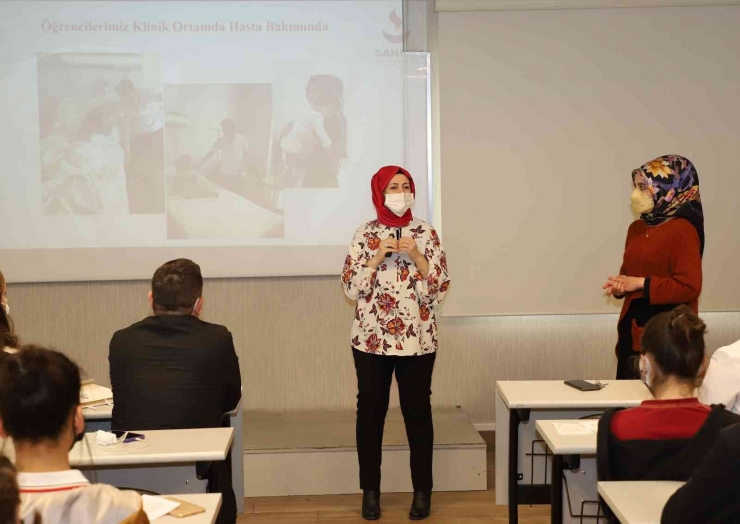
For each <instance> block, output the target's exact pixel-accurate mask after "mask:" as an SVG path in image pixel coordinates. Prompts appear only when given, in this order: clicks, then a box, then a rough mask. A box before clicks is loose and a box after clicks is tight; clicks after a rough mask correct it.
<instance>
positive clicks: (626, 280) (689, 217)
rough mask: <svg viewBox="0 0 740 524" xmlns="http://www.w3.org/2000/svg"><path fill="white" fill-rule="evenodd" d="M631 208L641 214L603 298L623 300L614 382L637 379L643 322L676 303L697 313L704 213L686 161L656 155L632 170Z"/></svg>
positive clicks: (696, 180) (695, 176)
mask: <svg viewBox="0 0 740 524" xmlns="http://www.w3.org/2000/svg"><path fill="white" fill-rule="evenodd" d="M632 184H633V185H634V191H633V192H632V196H631V201H632V209H633V210H634V211H635V212H636V213H637V214H639V215H640V219H639V220H637V221H635V222H633V223H632V225H631V226H630V227H629V230H628V231H627V242H626V246H625V250H624V261H623V263H622V268H621V269H620V270H619V276H614V277H609V278H608V280H607V282H606V283H605V284H604V286H603V288H604V289H605V290H606V294H607V295H610V296H614V297H615V298H618V299H624V304H623V306H622V313H621V315H620V317H619V323H618V324H617V331H618V335H619V338H618V341H617V349H616V353H617V360H618V364H617V379H636V378H639V376H640V375H639V372H638V370H637V367H636V366H635V363H634V362H635V360H634V358H633V357H634V356H635V355H638V353H637V352H639V350H640V339H641V336H642V332H643V329H644V327H645V324H646V323H647V321H648V320H650V319H651V318H652V317H654V316H655V315H657V314H658V313H661V312H663V311H669V310H671V309H673V308H674V307H676V306H677V305H679V304H688V305H689V306H690V307H691V308H692V309H693V310H694V312H697V311H698V305H699V304H698V300H699V295H700V293H701V285H702V270H701V258H702V255H703V254H704V212H703V210H702V205H701V197H700V195H699V176H698V174H697V172H696V168H695V167H694V165H693V164H692V163H691V161H689V160H688V159H687V158H684V157H682V156H677V155H669V156H662V157H658V158H656V159H655V160H653V161H651V162H648V163H647V164H645V165H643V166H642V167H640V168H638V169H635V170H634V171H633V172H632Z"/></svg>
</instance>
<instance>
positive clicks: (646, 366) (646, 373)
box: [640, 355, 653, 389]
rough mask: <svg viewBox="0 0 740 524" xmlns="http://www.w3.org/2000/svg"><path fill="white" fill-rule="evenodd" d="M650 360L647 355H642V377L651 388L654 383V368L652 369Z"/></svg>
mask: <svg viewBox="0 0 740 524" xmlns="http://www.w3.org/2000/svg"><path fill="white" fill-rule="evenodd" d="M651 368H652V366H651V365H650V361H649V360H648V358H647V357H646V356H645V355H642V356H640V379H641V380H642V381H643V382H644V383H645V385H646V386H647V387H648V389H650V386H652V383H653V377H652V374H653V370H652V369H651Z"/></svg>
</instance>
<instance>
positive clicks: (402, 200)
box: [385, 193, 414, 217]
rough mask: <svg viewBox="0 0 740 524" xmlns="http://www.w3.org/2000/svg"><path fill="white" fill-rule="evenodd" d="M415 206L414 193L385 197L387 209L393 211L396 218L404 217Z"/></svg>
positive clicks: (394, 194) (393, 194)
mask: <svg viewBox="0 0 740 524" xmlns="http://www.w3.org/2000/svg"><path fill="white" fill-rule="evenodd" d="M413 205H414V194H413V193H392V194H390V195H385V207H387V208H388V209H390V210H391V211H393V213H394V214H395V215H396V216H399V217H402V216H403V215H404V213H406V211H408V210H409V209H411V206H413Z"/></svg>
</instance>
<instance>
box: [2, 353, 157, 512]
mask: <svg viewBox="0 0 740 524" xmlns="http://www.w3.org/2000/svg"><path fill="white" fill-rule="evenodd" d="M84 432H85V422H84V420H83V418H82V409H81V407H80V371H79V369H78V368H77V365H76V364H75V363H74V362H72V361H71V360H70V359H69V358H67V357H66V356H65V355H63V354H62V353H59V352H58V351H53V350H49V349H45V348H42V347H38V346H23V347H21V348H20V349H19V351H18V352H16V353H7V352H4V351H2V352H0V437H2V438H12V439H13V446H14V448H15V461H16V467H17V469H18V486H19V492H20V498H21V511H20V515H21V519H22V521H23V522H24V523H25V524H30V523H32V522H35V518H36V517H35V516H36V514H37V513H38V514H39V515H40V516H41V518H42V520H43V522H44V523H45V524H54V523H67V522H74V523H75V524H86V523H91V524H92V523H96V524H98V523H100V524H118V523H126V524H147V523H148V522H149V520H148V519H147V517H146V514H145V513H144V511H143V509H142V502H141V497H140V496H139V495H138V494H137V493H135V492H132V491H128V492H124V491H119V490H117V489H116V488H114V487H112V486H107V485H104V484H96V485H90V483H89V481H88V480H87V479H86V478H85V477H84V476H83V475H82V473H81V472H79V471H77V470H73V469H71V467H70V465H69V450H70V449H72V446H73V445H74V443H75V442H76V441H78V440H81V439H82V437H84V434H85V433H84Z"/></svg>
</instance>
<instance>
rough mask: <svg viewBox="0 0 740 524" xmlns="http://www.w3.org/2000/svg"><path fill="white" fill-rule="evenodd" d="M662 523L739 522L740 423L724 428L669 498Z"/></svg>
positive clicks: (730, 523) (719, 523)
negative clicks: (681, 485) (686, 480)
mask: <svg viewBox="0 0 740 524" xmlns="http://www.w3.org/2000/svg"><path fill="white" fill-rule="evenodd" d="M661 522H662V523H663V524H696V523H697V522H701V523H702V524H736V523H738V522H740V424H735V425H734V426H732V427H729V428H727V429H724V430H722V431H721V432H720V434H719V438H718V439H717V441H716V442H715V443H714V446H712V449H710V450H709V453H708V454H707V457H706V458H705V459H704V462H702V463H701V464H700V465H699V467H698V468H697V469H696V471H694V473H693V474H692V475H691V477H690V478H689V480H688V482H686V484H685V485H684V486H683V487H682V488H680V489H679V490H678V491H677V492H676V493H674V494H673V496H672V497H671V498H670V499H668V503H667V504H666V506H665V508H663V517H662V518H661Z"/></svg>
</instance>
